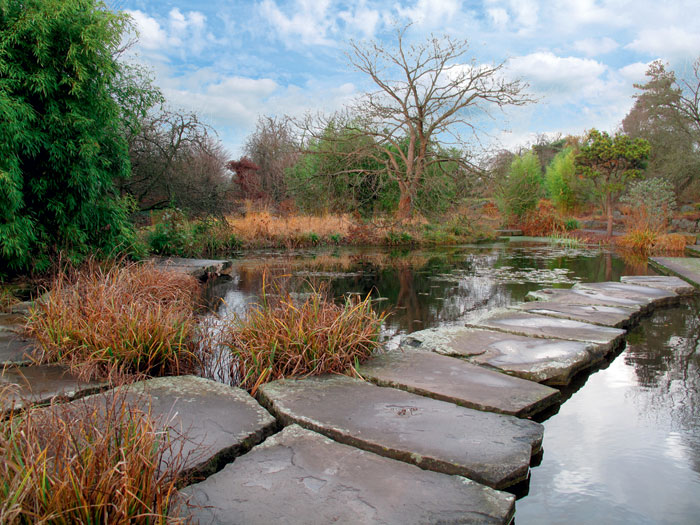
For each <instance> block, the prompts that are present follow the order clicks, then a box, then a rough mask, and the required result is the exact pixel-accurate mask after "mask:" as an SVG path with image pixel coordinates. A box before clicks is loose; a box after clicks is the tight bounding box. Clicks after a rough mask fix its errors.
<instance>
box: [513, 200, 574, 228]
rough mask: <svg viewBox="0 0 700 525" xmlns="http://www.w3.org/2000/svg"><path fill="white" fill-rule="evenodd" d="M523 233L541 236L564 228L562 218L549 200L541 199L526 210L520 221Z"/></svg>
mask: <svg viewBox="0 0 700 525" xmlns="http://www.w3.org/2000/svg"><path fill="white" fill-rule="evenodd" d="M520 228H521V229H522V230H523V234H524V235H529V236H532V237H542V236H546V235H550V234H552V233H557V232H563V231H564V230H565V229H566V223H565V221H564V219H562V217H561V216H560V215H559V213H558V212H557V210H556V208H555V207H554V205H553V204H552V202H551V201H549V200H546V199H542V200H540V201H539V202H538V203H537V206H536V207H535V208H534V209H532V210H530V211H528V212H527V213H526V214H525V215H524V216H523V218H522V220H521V222H520Z"/></svg>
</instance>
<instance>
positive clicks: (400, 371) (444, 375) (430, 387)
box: [359, 349, 560, 417]
mask: <svg viewBox="0 0 700 525" xmlns="http://www.w3.org/2000/svg"><path fill="white" fill-rule="evenodd" d="M359 372H360V374H361V375H362V377H364V378H365V379H367V380H369V381H371V382H372V383H375V384H377V385H379V386H388V387H392V388H399V389H401V390H406V391H407V392H412V393H414V394H419V395H422V396H428V397H432V398H433V399H439V400H442V401H448V402H450V403H454V404H456V405H460V406H464V407H468V408H474V409H476V410H484V411H487V412H496V413H498V414H508V415H511V416H517V417H528V416H531V415H533V414H536V413H537V412H541V411H542V410H544V409H546V408H548V407H550V406H551V405H553V404H554V403H556V402H557V400H558V399H559V395H560V394H559V391H558V390H555V389H554V388H549V387H546V386H544V385H540V384H539V383H534V382H532V381H526V380H524V379H520V378H517V377H512V376H508V375H505V374H502V373H500V372H495V371H493V370H488V369H486V368H484V367H481V366H476V365H473V364H470V363H467V362H466V361H463V360H461V359H456V358H454V357H447V356H444V355H439V354H436V353H433V352H427V351H417V350H412V349H404V350H399V351H394V352H386V353H384V354H382V355H379V356H376V357H374V358H372V359H370V360H369V361H368V362H367V363H365V364H364V365H362V366H361V367H360V369H359Z"/></svg>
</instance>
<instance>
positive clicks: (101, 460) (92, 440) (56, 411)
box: [0, 390, 185, 524]
mask: <svg viewBox="0 0 700 525" xmlns="http://www.w3.org/2000/svg"><path fill="white" fill-rule="evenodd" d="M102 399H104V401H103V402H99V403H94V402H93V403H88V399H86V400H83V401H81V402H74V403H70V404H66V405H53V406H51V407H48V408H32V409H30V410H28V411H26V412H24V413H15V414H12V415H10V417H9V419H6V420H4V421H2V422H0V455H1V456H2V461H0V523H13V524H14V523H18V524H19V523H57V524H64V523H65V524H68V523H95V524H99V523H117V524H126V523H138V524H146V523H163V524H165V523H173V522H177V521H185V520H178V519H177V518H176V517H175V516H168V512H169V507H170V505H171V501H172V499H173V497H174V496H175V494H176V482H177V474H178V472H179V470H180V469H181V468H182V466H183V465H184V464H185V463H184V461H185V456H184V454H183V446H182V444H183V440H182V439H181V438H179V437H177V436H175V437H174V438H171V437H170V436H169V435H168V434H167V432H166V431H163V430H161V428H162V427H161V426H159V425H158V424H157V422H156V421H155V420H154V419H153V418H152V417H151V415H150V413H149V412H148V411H144V410H140V409H138V408H136V407H133V406H128V405H127V404H126V403H125V400H126V397H125V396H124V395H123V392H122V391H120V390H116V391H114V392H113V393H112V394H108V395H106V396H105V397H104V398H102Z"/></svg>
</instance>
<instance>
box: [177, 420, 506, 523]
mask: <svg viewBox="0 0 700 525" xmlns="http://www.w3.org/2000/svg"><path fill="white" fill-rule="evenodd" d="M183 494H184V496H185V497H186V498H189V501H190V504H191V505H193V506H196V507H194V508H190V509H189V512H190V513H192V514H193V518H194V521H195V522H198V523H200V524H215V523H216V524H234V523H236V524H238V523H240V524H244V523H246V524H247V523H261V524H262V523H266V524H267V523H270V524H271V523H276V524H298V523H308V524H326V523H363V524H370V523H372V524H374V523H384V524H389V523H391V524H413V523H416V524H418V523H474V524H476V523H487V524H506V523H509V522H510V519H511V517H512V515H513V509H514V497H513V496H512V495H510V494H507V493H504V492H500V491H496V490H493V489H491V488H489V487H485V486H484V485H480V484H478V483H475V482H473V481H470V480H468V479H465V478H463V477H460V476H450V475H446V474H440V473H437V472H430V471H427V470H422V469H420V468H418V467H416V466H414V465H409V464H407V463H403V462H400V461H395V460H392V459H388V458H385V457H381V456H378V455H376V454H373V453H371V452H367V451H364V450H360V449H357V448H354V447H349V446H347V445H343V444H340V443H337V442H335V441H332V440H331V439H328V438H327V437H324V436H322V435H320V434H317V433H316V432H311V431H309V430H305V429H302V428H301V427H299V426H297V425H291V426H289V427H287V428H285V429H284V430H283V431H282V432H280V433H279V434H276V435H275V436H273V437H271V438H268V439H267V440H266V441H265V442H264V443H262V444H261V445H258V446H256V447H255V448H254V449H253V450H251V451H250V452H249V453H248V454H245V455H244V456H242V457H240V458H238V459H237V460H236V461H235V462H234V463H232V464H230V465H228V466H227V467H226V468H224V469H223V470H222V471H221V472H219V473H218V474H215V475H214V476H212V477H210V478H208V479H207V480H205V481H203V482H201V483H198V484H196V485H191V486H189V487H187V488H185V489H184V490H183Z"/></svg>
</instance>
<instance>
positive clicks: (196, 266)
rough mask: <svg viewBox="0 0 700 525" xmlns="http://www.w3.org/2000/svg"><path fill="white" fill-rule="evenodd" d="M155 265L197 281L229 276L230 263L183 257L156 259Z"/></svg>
mask: <svg viewBox="0 0 700 525" xmlns="http://www.w3.org/2000/svg"><path fill="white" fill-rule="evenodd" d="M155 261H156V264H157V265H158V266H160V267H161V268H165V269H167V270H174V271H177V272H183V273H187V274H189V275H193V276H194V277H196V278H197V279H199V280H205V279H207V278H208V277H209V276H218V275H230V274H231V271H232V264H231V261H226V260H220V259H186V258H183V257H169V258H156V259H155Z"/></svg>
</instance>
